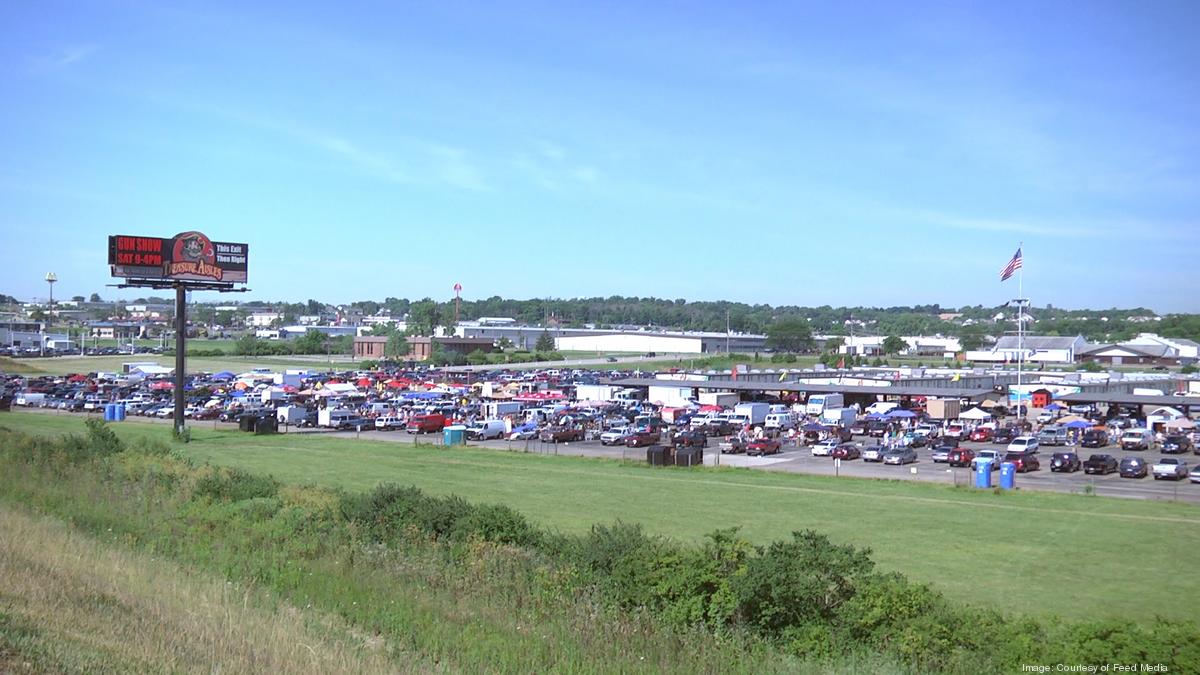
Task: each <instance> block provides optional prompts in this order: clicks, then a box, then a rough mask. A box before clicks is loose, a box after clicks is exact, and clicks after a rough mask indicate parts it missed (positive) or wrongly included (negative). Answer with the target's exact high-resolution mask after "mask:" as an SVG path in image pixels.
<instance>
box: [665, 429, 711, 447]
mask: <svg viewBox="0 0 1200 675" xmlns="http://www.w3.org/2000/svg"><path fill="white" fill-rule="evenodd" d="M671 445H674V446H675V447H677V448H703V447H706V446H707V445H708V436H705V435H704V432H703V431H696V430H694V431H681V432H679V433H677V434H675V435H674V436H672V437H671Z"/></svg>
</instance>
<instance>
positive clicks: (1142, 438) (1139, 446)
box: [1121, 428, 1154, 450]
mask: <svg viewBox="0 0 1200 675" xmlns="http://www.w3.org/2000/svg"><path fill="white" fill-rule="evenodd" d="M1152 445H1154V432H1153V431H1150V430H1149V429H1139V428H1133V429H1126V430H1125V431H1124V432H1123V433H1122V434H1121V449H1122V450H1149V449H1150V447H1151V446H1152Z"/></svg>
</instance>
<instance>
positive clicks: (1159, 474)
mask: <svg viewBox="0 0 1200 675" xmlns="http://www.w3.org/2000/svg"><path fill="white" fill-rule="evenodd" d="M1150 473H1151V474H1153V475H1154V480H1162V479H1164V478H1170V479H1171V480H1183V479H1185V478H1187V477H1188V465H1187V462H1185V461H1183V460H1182V459H1176V458H1174V457H1163V458H1162V459H1159V460H1158V463H1157V464H1155V465H1154V466H1152V467H1150Z"/></svg>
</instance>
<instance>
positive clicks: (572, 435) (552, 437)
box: [538, 427, 657, 443]
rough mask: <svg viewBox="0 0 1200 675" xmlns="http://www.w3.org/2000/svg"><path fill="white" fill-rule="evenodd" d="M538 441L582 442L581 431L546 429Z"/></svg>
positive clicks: (565, 428) (567, 428)
mask: <svg viewBox="0 0 1200 675" xmlns="http://www.w3.org/2000/svg"><path fill="white" fill-rule="evenodd" d="M656 435H657V434H656ZM538 440H539V441H541V442H543V443H569V442H571V441H582V440H583V429H580V428H579V427H547V428H545V429H542V431H541V433H539V434H538Z"/></svg>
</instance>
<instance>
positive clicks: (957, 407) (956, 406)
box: [925, 398, 962, 420]
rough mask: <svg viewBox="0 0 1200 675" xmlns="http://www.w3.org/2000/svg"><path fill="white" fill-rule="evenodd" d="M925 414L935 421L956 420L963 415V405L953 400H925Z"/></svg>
mask: <svg viewBox="0 0 1200 675" xmlns="http://www.w3.org/2000/svg"><path fill="white" fill-rule="evenodd" d="M925 412H926V413H928V414H929V416H930V417H932V418H933V419H935V420H956V419H958V416H959V415H960V414H962V404H961V403H959V401H958V399H953V398H930V399H926V400H925Z"/></svg>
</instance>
